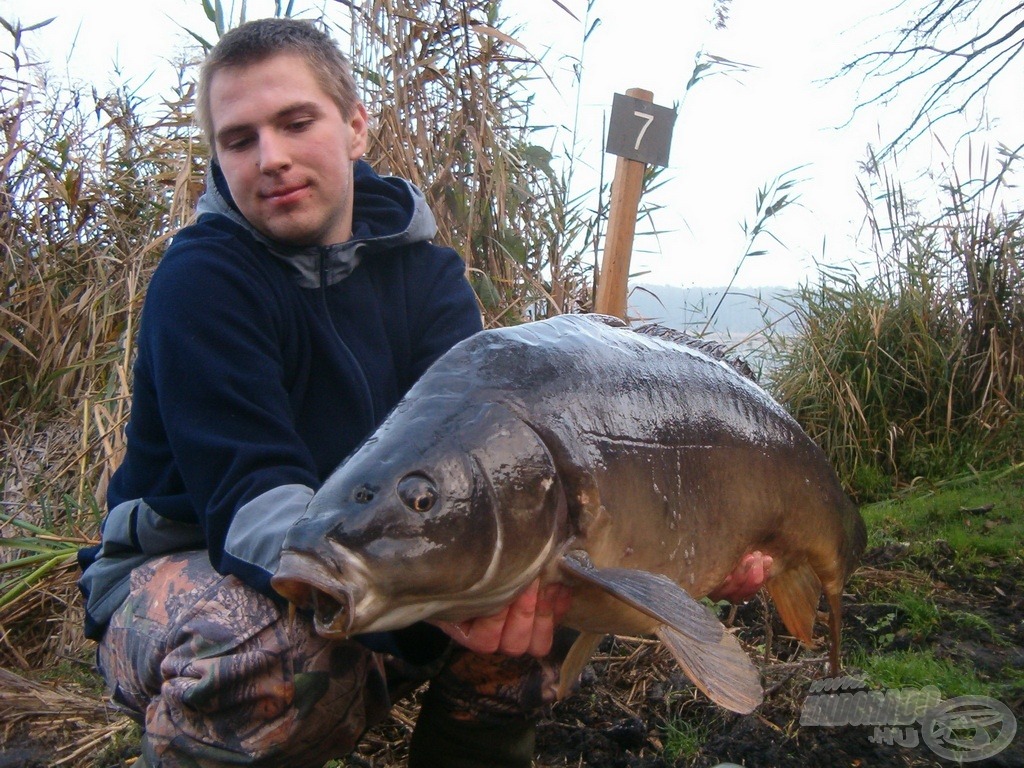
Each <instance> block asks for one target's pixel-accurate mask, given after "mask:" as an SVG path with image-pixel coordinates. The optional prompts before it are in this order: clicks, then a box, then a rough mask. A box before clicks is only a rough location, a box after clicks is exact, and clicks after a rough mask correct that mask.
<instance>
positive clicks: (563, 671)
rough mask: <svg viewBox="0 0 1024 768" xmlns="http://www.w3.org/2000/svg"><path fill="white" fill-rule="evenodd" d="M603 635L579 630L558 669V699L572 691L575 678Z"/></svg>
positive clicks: (577, 677)
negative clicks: (578, 634)
mask: <svg viewBox="0 0 1024 768" xmlns="http://www.w3.org/2000/svg"><path fill="white" fill-rule="evenodd" d="M603 639H604V635H602V634H600V633H598V632H580V636H579V637H577V638H576V642H574V643H573V644H572V647H571V648H570V649H569V653H568V654H567V655H566V657H565V660H564V661H563V662H562V666H561V668H560V669H559V671H558V699H559V700H562V699H564V698H565V697H566V696H568V695H569V694H570V693H572V689H573V686H574V685H576V680H577V679H579V676H580V672H582V671H583V667H585V666H586V664H587V662H588V661H590V657H591V656H593V655H594V651H596V650H597V646H598V645H600V644H601V640H603Z"/></svg>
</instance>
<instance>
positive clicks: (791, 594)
mask: <svg viewBox="0 0 1024 768" xmlns="http://www.w3.org/2000/svg"><path fill="white" fill-rule="evenodd" d="M765 588H766V589H767V590H768V594H769V595H771V597H772V602H773V603H775V608H776V610H778V612H779V616H780V617H781V618H782V623H783V624H785V625H786V629H788V630H789V631H790V633H792V634H793V636H794V637H797V638H799V639H800V640H802V641H803V642H805V643H807V644H808V645H813V644H814V620H815V618H817V615H818V601H819V600H820V599H821V581H820V580H819V579H818V576H817V574H815V573H814V569H813V568H811V565H810V563H804V564H803V565H801V566H800V567H798V568H790V569H788V570H785V571H783V572H782V573H780V574H778V575H777V576H772V577H771V578H770V579H769V580H768V582H767V583H766V584H765Z"/></svg>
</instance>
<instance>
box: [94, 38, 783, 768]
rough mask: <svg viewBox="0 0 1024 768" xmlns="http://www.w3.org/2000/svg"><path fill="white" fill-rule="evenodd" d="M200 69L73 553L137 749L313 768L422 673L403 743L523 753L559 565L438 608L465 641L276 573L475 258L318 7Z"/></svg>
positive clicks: (550, 662) (439, 340)
mask: <svg viewBox="0 0 1024 768" xmlns="http://www.w3.org/2000/svg"><path fill="white" fill-rule="evenodd" d="M198 94H199V95H198V112H199V119H200V123H201V126H202V128H203V131H204V133H205V135H206V136H207V138H208V139H209V141H210V145H211V148H212V152H213V162H212V164H211V171H210V175H209V179H208V187H207V191H206V194H205V195H204V197H203V198H202V199H201V201H200V203H199V218H198V221H197V222H196V223H195V224H193V225H192V226H189V227H186V228H185V229H183V230H182V231H181V232H180V233H178V234H177V236H176V237H175V238H174V242H173V243H172V245H171V247H170V248H169V249H168V250H167V253H166V255H165V256H164V258H163V260H162V262H161V264H160V266H159V268H158V269H157V271H156V273H155V274H154V276H153V279H152V282H151V284H150V286H149V288H148V292H147V296H146V304H145V308H144V311H143V316H142V324H141V327H140V330H139V338H138V356H137V360H136V364H135V369H134V390H133V399H132V412H131V419H130V421H129V424H128V427H127V438H128V450H127V454H126V456H125V458H124V462H123V463H122V464H121V466H120V467H119V468H118V470H117V471H116V473H115V474H114V476H113V478H112V480H111V483H110V487H109V490H108V503H109V507H110V511H109V513H108V515H107V518H106V520H105V521H104V526H103V533H102V541H101V544H100V545H99V546H98V547H94V548H90V549H87V550H83V551H82V553H81V557H80V560H81V562H82V565H83V567H84V569H85V571H84V574H83V576H82V579H81V582H80V583H81V586H82V591H83V593H84V594H85V596H86V613H87V618H86V633H87V635H88V636H89V637H92V638H94V639H96V640H99V641H100V646H99V654H98V659H99V666H100V669H101V671H102V673H103V675H104V677H105V678H106V680H107V682H108V684H109V686H110V688H111V691H112V694H113V698H114V700H115V701H117V702H118V703H120V704H121V705H123V706H124V707H126V708H127V709H128V711H129V712H131V713H133V714H134V715H135V716H136V717H137V718H138V719H139V720H140V721H141V722H142V723H143V724H144V728H145V732H144V737H143V756H142V758H141V762H139V763H137V765H140V766H141V765H150V766H157V765H159V766H191V767H194V766H200V767H201V768H213V767H214V766H228V765H249V766H280V767H282V768H284V767H287V768H301V767H303V766H310V767H311V768H318V767H319V766H321V765H323V763H324V762H325V761H326V760H328V759H330V758H332V757H338V756H341V755H344V754H346V753H348V752H350V751H351V750H352V749H353V748H354V747H355V745H356V742H357V741H358V739H359V737H360V735H361V734H362V733H363V732H364V731H365V730H366V728H368V727H370V726H371V725H373V724H374V723H375V722H377V721H379V720H380V719H381V718H383V717H384V715H385V714H386V712H387V711H388V709H389V707H390V706H391V703H392V701H393V700H394V698H395V697H396V696H399V695H401V694H402V693H404V692H407V691H408V690H410V689H411V688H412V687H414V686H415V685H417V684H418V683H420V682H422V681H424V680H426V679H428V678H429V679H431V684H430V688H429V690H428V692H427V694H426V696H425V699H424V705H423V707H422V710H421V714H420V717H419V720H418V722H417V726H416V730H415V733H414V736H413V741H412V745H411V749H410V765H411V766H413V768H419V767H423V766H436V767H437V768H446V767H450V768H470V767H472V766H522V767H525V766H529V765H530V764H531V757H532V752H533V724H534V720H535V717H536V715H537V713H538V712H539V710H540V708H541V707H542V706H543V705H544V704H545V703H548V702H549V701H550V693H549V692H550V691H552V690H553V687H554V686H553V685H552V684H553V683H554V682H555V681H556V680H557V674H558V660H559V659H560V658H561V655H560V653H549V651H550V650H551V648H552V642H553V636H554V626H555V624H556V623H557V620H558V618H559V616H560V615H561V614H562V613H564V611H565V610H566V608H567V605H568V592H567V590H566V589H565V588H562V587H549V588H547V589H546V590H544V591H543V592H539V591H538V588H537V585H536V584H534V585H533V586H532V587H531V588H530V589H529V590H527V592H526V593H525V594H524V595H522V596H520V597H519V598H517V599H516V600H515V601H514V602H513V603H512V604H511V605H510V606H509V607H508V608H506V609H505V610H504V611H502V612H500V613H499V614H498V615H496V616H490V617H481V618H480V619H476V620H472V621H467V622H462V623H460V624H459V625H457V626H455V625H448V626H444V627H443V629H444V632H445V633H447V635H450V636H451V637H453V638H455V639H456V641H457V645H454V646H453V645H452V644H451V642H450V641H449V639H448V637H447V636H446V634H444V633H442V632H441V631H440V630H439V629H438V628H437V627H433V626H429V625H425V624H420V625H415V626H413V627H410V628H409V629H407V630H403V631H400V632H393V633H384V634H380V635H373V636H366V637H362V638H358V639H357V640H352V641H344V642H337V641H326V640H324V639H322V638H320V637H318V636H317V635H316V633H315V631H314V630H313V627H312V622H311V620H310V619H309V618H308V617H306V616H303V615H292V614H291V613H290V612H289V611H288V610H287V607H286V606H285V604H284V601H283V600H281V599H280V598H279V597H278V596H276V595H275V594H274V593H273V590H272V589H271V588H270V576H271V575H272V574H273V572H274V569H275V568H276V566H277V564H278V557H279V552H280V548H281V544H282V542H283V539H284V536H285V532H286V531H287V529H288V527H289V526H290V525H291V523H292V522H293V521H294V520H295V519H297V518H298V517H299V516H300V515H301V514H302V512H303V510H304V509H305V506H306V503H307V501H308V500H309V498H310V497H311V496H312V494H313V491H314V490H315V489H316V488H317V487H318V486H319V485H320V484H321V483H322V482H323V480H324V479H325V478H326V476H327V475H328V473H330V472H331V471H332V470H333V469H334V468H335V467H336V466H337V465H338V464H339V463H340V462H341V461H342V460H343V459H344V458H345V456H347V455H348V454H349V453H350V452H351V451H352V450H353V449H354V448H355V447H356V446H357V445H358V444H359V443H360V442H361V441H362V440H363V439H364V438H365V437H366V436H367V435H368V434H370V433H371V432H372V431H373V429H374V428H375V427H376V426H377V425H378V424H379V423H380V421H381V420H382V419H383V417H384V416H385V415H386V414H387V413H388V411H389V410H390V409H391V408H392V407H393V406H394V405H395V404H396V403H397V402H398V400H399V398H400V397H401V396H402V395H403V394H404V393H405V392H406V391H407V390H408V389H409V387H410V386H411V385H412V384H413V382H415V381H416V379H417V378H418V377H419V376H420V375H421V374H422V373H423V372H424V371H425V370H426V369H427V367H428V366H429V365H430V364H431V363H432V362H434V361H435V360H436V359H437V358H438V357H439V356H440V355H441V354H442V353H444V352H445V351H446V350H447V349H449V348H450V347H451V346H452V345H453V344H455V343H457V342H458V341H460V340H462V339H464V338H466V337H467V336H469V335H471V334H473V333H475V332H476V331H478V330H480V315H479V312H478V309H477V305H476V301H475V298H474V296H473V293H472V291H471V290H470V287H469V285H468V283H467V282H466V279H465V268H464V265H463V263H462V261H461V260H460V258H459V257H458V255H457V254H455V253H454V252H453V251H452V250H450V249H446V248H440V247H437V246H434V245H431V244H430V242H429V238H431V237H432V236H433V235H434V233H435V226H434V221H433V217H432V216H431V214H430V211H429V210H428V209H427V207H426V206H425V204H424V201H423V198H422V195H421V194H420V193H419V191H418V190H416V189H415V188H414V187H412V186H411V185H410V184H408V183H407V182H404V181H402V180H399V179H393V178H381V177H379V176H377V175H376V174H375V173H373V171H372V170H371V169H370V168H369V166H368V165H366V164H365V163H364V162H362V161H361V159H360V158H361V157H362V155H363V152H364V151H365V149H366V143H367V125H366V122H367V118H366V112H365V110H364V108H363V106H362V104H361V103H360V102H359V99H358V97H357V95H356V89H355V84H354V83H353V81H352V77H351V75H350V73H349V69H348V65H347V63H346V62H345V60H344V58H343V57H342V55H341V54H340V52H339V51H338V49H337V48H336V46H335V45H334V44H333V43H332V42H331V40H330V38H328V37H327V36H326V35H325V34H323V33H322V32H320V31H318V30H317V29H316V28H315V27H313V26H312V25H309V24H306V23H304V22H298V21H293V20H286V19H263V20H259V21H254V22H250V23H248V24H245V25H243V26H241V27H239V28H237V29H235V30H233V31H231V32H229V33H228V34H227V35H225V36H224V38H223V39H222V40H221V41H220V42H219V43H218V44H217V45H216V46H215V47H214V49H213V50H212V51H211V53H210V55H209V56H208V58H207V60H206V62H205V64H204V66H203V69H202V72H201V74H200V80H199V92H198ZM765 562H766V561H764V560H762V559H757V558H755V560H754V563H753V566H751V565H750V563H747V564H746V565H741V567H740V568H739V569H738V571H737V574H734V575H735V576H737V578H735V579H734V580H733V582H732V584H731V585H729V586H728V590H729V594H726V593H725V592H723V593H722V596H736V597H742V596H743V595H744V594H746V593H752V592H753V591H755V590H756V588H757V587H758V586H760V582H761V581H763V567H762V566H763V565H764V563H765ZM750 573H756V575H755V576H750V575H749V574H750ZM744 574H748V575H744ZM751 586H753V588H751Z"/></svg>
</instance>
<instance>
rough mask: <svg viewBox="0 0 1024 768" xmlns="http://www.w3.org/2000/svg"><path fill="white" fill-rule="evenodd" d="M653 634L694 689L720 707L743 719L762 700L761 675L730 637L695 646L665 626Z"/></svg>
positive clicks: (691, 639) (728, 635) (722, 637)
mask: <svg viewBox="0 0 1024 768" xmlns="http://www.w3.org/2000/svg"><path fill="white" fill-rule="evenodd" d="M654 633H655V634H656V635H657V636H658V639H659V640H661V642H663V643H664V644H665V645H666V646H667V647H668V649H669V651H671V652H672V655H673V656H674V657H675V659H676V661H678V662H679V665H680V666H681V667H682V668H683V671H684V672H686V676H687V677H689V678H690V680H692V681H693V683H694V685H696V686H697V687H698V688H699V689H700V690H701V691H703V692H704V694H705V695H706V696H707V697H708V698H709V699H711V700H712V701H713V702H715V703H716V704H718V705H719V706H722V707H725V708H726V709H729V710H731V711H733V712H739V713H741V714H744V715H745V714H748V713H750V712H753V711H754V709H755V708H756V707H757V706H758V705H759V704H760V703H761V701H762V700H763V698H764V692H763V690H762V689H761V676H760V673H759V672H758V671H757V668H756V667H755V666H754V665H753V664H752V663H751V661H750V658H749V657H748V656H747V654H746V653H744V651H743V649H742V648H741V647H740V644H739V641H737V640H736V638H735V637H733V636H732V635H731V634H730V633H728V632H723V633H722V636H721V637H720V638H719V639H718V641H717V642H707V643H702V642H695V641H694V640H693V638H690V637H686V636H685V635H683V634H682V633H680V632H678V631H676V630H675V629H673V628H672V627H670V626H668V625H667V624H663V625H661V626H660V627H659V628H658V629H656V630H655V632H654Z"/></svg>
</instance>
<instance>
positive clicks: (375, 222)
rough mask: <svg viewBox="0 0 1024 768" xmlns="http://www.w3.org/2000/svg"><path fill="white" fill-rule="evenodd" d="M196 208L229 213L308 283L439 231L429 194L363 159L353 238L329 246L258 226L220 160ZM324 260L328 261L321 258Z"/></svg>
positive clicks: (328, 279)
mask: <svg viewBox="0 0 1024 768" xmlns="http://www.w3.org/2000/svg"><path fill="white" fill-rule="evenodd" d="M196 213H197V214H198V215H199V216H200V217H202V216H206V215H216V216H226V217H227V218H229V219H231V220H232V221H234V222H235V223H236V224H238V225H239V226H240V227H243V228H244V229H245V230H246V231H247V232H249V233H250V234H251V235H252V236H253V238H255V239H256V240H257V241H258V242H259V243H261V244H262V245H264V246H265V247H266V248H267V250H268V251H270V253H271V254H273V255H274V256H275V257H277V258H279V259H281V260H282V261H284V262H285V263H286V264H287V265H288V266H289V268H291V269H292V270H293V271H294V272H295V274H296V280H297V281H298V283H299V285H300V286H301V287H302V288H319V287H320V285H321V277H322V282H323V283H325V284H326V285H334V284H335V283H337V282H340V281H341V280H344V279H345V278H346V277H348V276H349V274H351V272H352V270H354V269H355V268H356V267H357V266H359V262H360V261H361V260H362V259H363V258H365V257H366V256H369V255H372V254H374V253H379V252H381V251H385V250H388V249H391V248H395V247H398V246H403V245H409V244H411V243H417V242H424V241H427V240H430V239H431V238H433V237H434V235H435V234H437V224H436V222H435V221H434V215H433V213H431V211H430V208H429V207H427V201H426V198H424V196H423V193H422V192H421V191H420V190H419V189H417V188H416V187H415V186H414V185H413V184H411V183H409V182H408V181H406V180H405V179H400V178H398V177H397V176H378V175H377V174H376V173H375V172H374V171H373V169H372V168H370V165H369V163H367V162H365V161H363V160H357V161H356V165H355V171H354V194H353V208H352V237H350V238H349V239H348V240H346V241H345V242H343V243H335V244H333V245H327V246H317V245H311V246H301V247H299V246H292V245H289V244H287V243H282V242H280V241H277V240H273V239H271V238H269V237H267V236H266V235H264V234H263V233H262V232H260V231H258V230H257V229H256V228H255V227H253V226H252V224H250V223H249V221H248V220H247V219H246V218H245V217H244V216H242V214H241V212H239V210H238V208H237V207H236V206H235V203H234V200H232V199H231V192H230V190H229V189H228V184H227V180H226V179H225V178H224V174H223V173H222V172H221V169H220V166H219V165H218V164H217V163H216V162H211V163H210V169H209V171H207V174H206V191H205V192H204V193H203V195H202V197H200V198H199V204H198V206H197V207H196ZM321 259H323V262H322V263H321Z"/></svg>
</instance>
